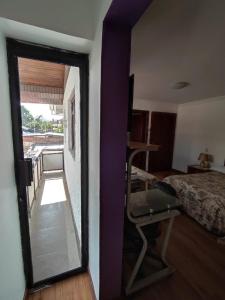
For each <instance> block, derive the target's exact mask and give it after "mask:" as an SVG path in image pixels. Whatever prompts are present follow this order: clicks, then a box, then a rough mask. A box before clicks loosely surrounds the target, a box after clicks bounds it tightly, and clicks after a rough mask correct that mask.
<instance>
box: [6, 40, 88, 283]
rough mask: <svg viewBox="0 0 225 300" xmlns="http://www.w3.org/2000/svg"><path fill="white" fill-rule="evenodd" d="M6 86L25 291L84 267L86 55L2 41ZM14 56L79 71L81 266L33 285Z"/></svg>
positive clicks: (82, 269) (86, 226)
mask: <svg viewBox="0 0 225 300" xmlns="http://www.w3.org/2000/svg"><path fill="white" fill-rule="evenodd" d="M6 44H7V56H8V73H9V87H10V98H11V118H12V136H13V148H14V164H15V176H16V184H17V194H18V207H19V217H20V229H21V242H22V252H23V262H24V272H25V278H26V286H27V288H32V287H38V286H41V285H44V284H49V283H53V282H56V281H59V280H62V279H64V278H66V277H69V276H71V275H74V274H77V273H80V272H84V271H86V270H87V265H88V69H89V62H88V55H87V54H81V53H76V52H72V51H67V50H63V49H58V48H53V47H49V46H44V45H37V44H33V43H28V42H24V41H19V40H14V39H11V38H6ZM18 57H24V58H30V59H36V60H42V61H48V62H54V63H59V64H64V65H69V66H75V67H79V69H80V93H81V104H80V105H81V106H80V109H81V131H80V134H81V182H82V185H81V214H82V218H81V229H82V233H81V239H82V242H81V243H82V247H81V252H82V262H81V267H79V268H77V269H75V270H71V271H68V272H65V273H63V274H59V275H57V276H53V277H51V278H48V279H46V280H42V281H39V282H36V283H34V282H33V268H32V259H31V248H30V234H29V220H28V211H27V202H26V189H25V184H24V176H23V175H24V168H23V166H24V165H23V164H22V163H21V162H23V160H24V156H23V144H22V121H21V108H20V87H19V73H18Z"/></svg>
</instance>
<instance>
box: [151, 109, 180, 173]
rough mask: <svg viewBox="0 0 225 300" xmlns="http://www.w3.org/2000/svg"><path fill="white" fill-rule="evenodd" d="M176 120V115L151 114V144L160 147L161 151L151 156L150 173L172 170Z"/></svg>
mask: <svg viewBox="0 0 225 300" xmlns="http://www.w3.org/2000/svg"><path fill="white" fill-rule="evenodd" d="M176 118H177V114H175V113H164V112H152V113H151V130H150V144H156V145H160V149H159V151H158V152H155V153H151V155H149V172H159V171H167V170H171V168H172V160H173V148H174V137H175V129H176Z"/></svg>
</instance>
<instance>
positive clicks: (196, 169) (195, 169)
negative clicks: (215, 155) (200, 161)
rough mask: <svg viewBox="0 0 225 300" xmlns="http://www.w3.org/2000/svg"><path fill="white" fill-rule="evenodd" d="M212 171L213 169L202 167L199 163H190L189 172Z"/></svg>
mask: <svg viewBox="0 0 225 300" xmlns="http://www.w3.org/2000/svg"><path fill="white" fill-rule="evenodd" d="M211 171H212V170H211V169H206V168H202V167H200V166H199V165H189V166H188V170H187V172H188V174H195V173H205V172H211Z"/></svg>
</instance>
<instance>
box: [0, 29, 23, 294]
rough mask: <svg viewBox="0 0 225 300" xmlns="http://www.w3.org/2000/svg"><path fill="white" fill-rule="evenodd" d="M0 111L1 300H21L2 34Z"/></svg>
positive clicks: (21, 268) (21, 289)
mask: <svg viewBox="0 0 225 300" xmlns="http://www.w3.org/2000/svg"><path fill="white" fill-rule="evenodd" d="M0 107H1V109H0V128H1V138H0V149H1V155H0V237H1V240H0V299H2V300H3V299H7V300H21V299H22V298H23V294H24V288H25V279H24V273H23V262H22V252H21V242H20V225H19V215H18V205H17V191H16V184H15V177H14V164H13V144H12V136H11V130H12V129H11V120H10V105H9V86H8V77H7V61H6V48H5V40H4V35H3V34H2V33H0Z"/></svg>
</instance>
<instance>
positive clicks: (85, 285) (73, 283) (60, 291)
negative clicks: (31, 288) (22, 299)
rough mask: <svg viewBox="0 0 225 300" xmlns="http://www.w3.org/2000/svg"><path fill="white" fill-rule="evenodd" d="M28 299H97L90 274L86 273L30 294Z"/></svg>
mask: <svg viewBox="0 0 225 300" xmlns="http://www.w3.org/2000/svg"><path fill="white" fill-rule="evenodd" d="M27 300H95V297H94V292H93V289H92V284H91V279H90V276H89V274H87V273H84V274H81V275H77V276H74V277H71V278H69V279H66V280H63V281H61V282H58V283H55V284H53V285H52V286H51V287H49V288H46V289H43V290H41V291H38V292H36V293H34V294H31V295H28V297H27Z"/></svg>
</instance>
